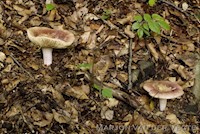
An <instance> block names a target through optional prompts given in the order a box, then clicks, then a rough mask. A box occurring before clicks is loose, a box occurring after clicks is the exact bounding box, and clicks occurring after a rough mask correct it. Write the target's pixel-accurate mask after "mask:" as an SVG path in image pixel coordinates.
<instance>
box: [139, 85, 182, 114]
mask: <svg viewBox="0 0 200 134" xmlns="http://www.w3.org/2000/svg"><path fill="white" fill-rule="evenodd" d="M143 88H144V89H145V90H146V91H147V92H148V93H149V95H150V96H152V97H154V98H159V105H160V111H164V110H165V108H166V105H167V99H174V98H177V97H180V96H181V95H183V94H184V92H183V89H182V87H181V86H180V85H178V84H177V83H176V82H170V81H151V82H144V85H143Z"/></svg>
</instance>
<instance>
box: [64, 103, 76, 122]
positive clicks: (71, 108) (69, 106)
mask: <svg viewBox="0 0 200 134" xmlns="http://www.w3.org/2000/svg"><path fill="white" fill-rule="evenodd" d="M65 111H68V113H70V114H71V117H70V118H71V121H72V122H75V123H77V122H78V111H77V110H76V108H75V107H74V104H72V103H71V102H70V101H65Z"/></svg>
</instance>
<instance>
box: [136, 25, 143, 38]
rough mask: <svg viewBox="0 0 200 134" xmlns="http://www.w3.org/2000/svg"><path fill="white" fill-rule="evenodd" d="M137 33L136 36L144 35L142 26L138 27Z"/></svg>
mask: <svg viewBox="0 0 200 134" xmlns="http://www.w3.org/2000/svg"><path fill="white" fill-rule="evenodd" d="M137 34H138V37H139V38H140V39H141V38H142V37H143V35H144V32H143V29H142V28H140V29H138V30H137Z"/></svg>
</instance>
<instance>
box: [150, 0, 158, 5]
mask: <svg viewBox="0 0 200 134" xmlns="http://www.w3.org/2000/svg"><path fill="white" fill-rule="evenodd" d="M156 1H157V0H149V2H148V3H149V5H150V6H154V5H155V4H156Z"/></svg>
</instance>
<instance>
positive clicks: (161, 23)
mask: <svg viewBox="0 0 200 134" xmlns="http://www.w3.org/2000/svg"><path fill="white" fill-rule="evenodd" d="M158 24H159V25H160V26H161V27H162V28H164V29H165V30H170V25H169V24H168V23H167V22H165V21H158Z"/></svg>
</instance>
